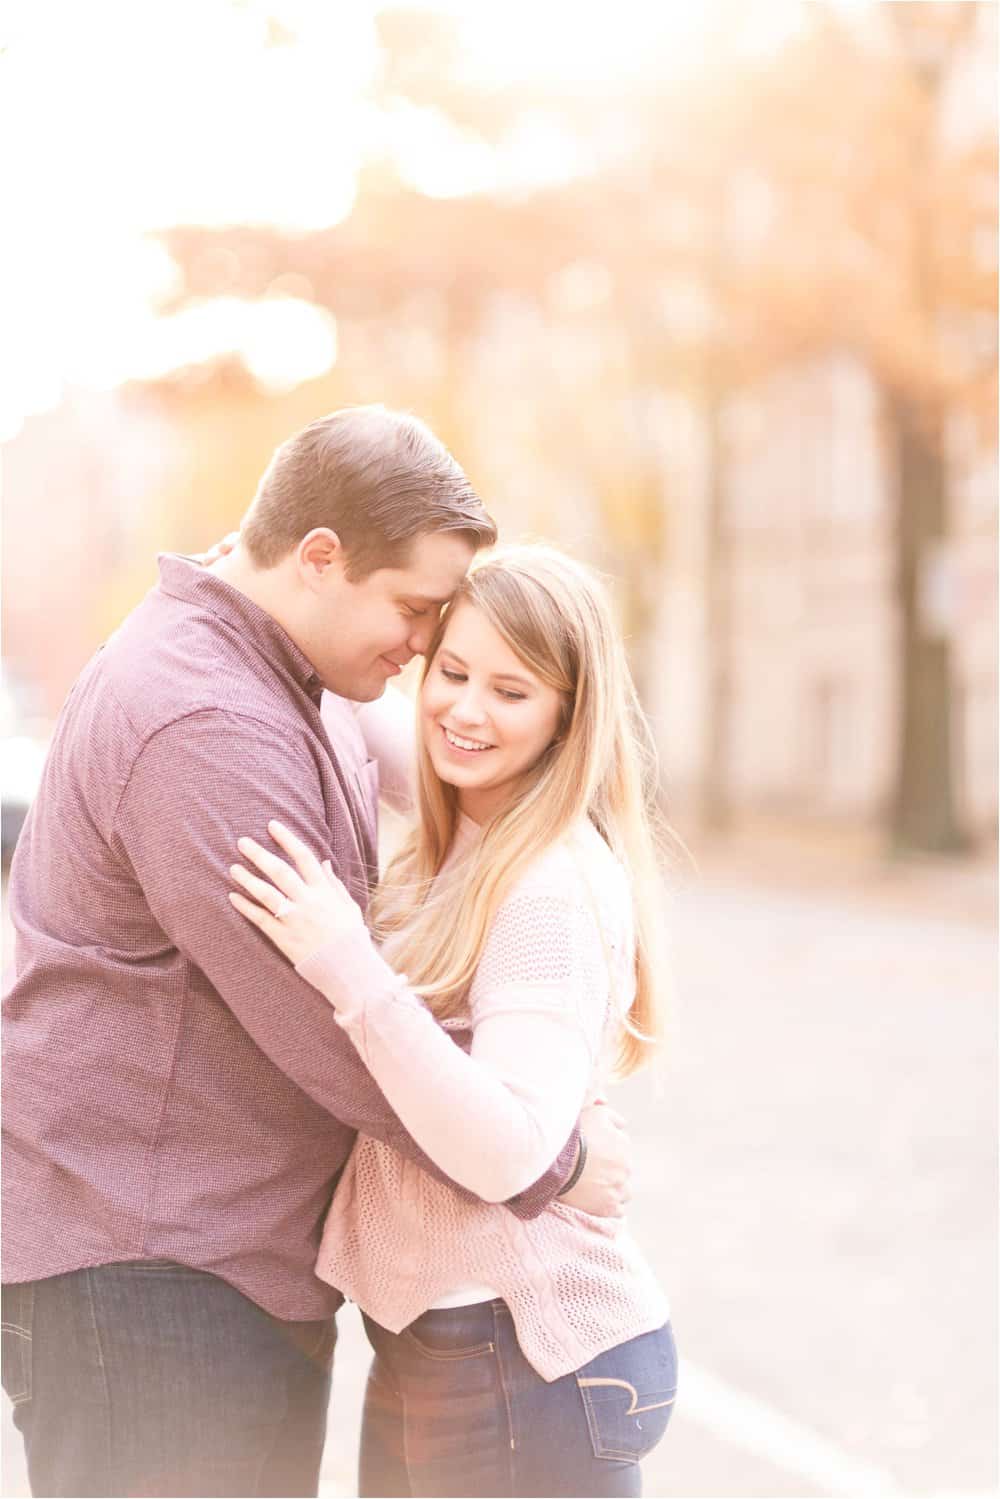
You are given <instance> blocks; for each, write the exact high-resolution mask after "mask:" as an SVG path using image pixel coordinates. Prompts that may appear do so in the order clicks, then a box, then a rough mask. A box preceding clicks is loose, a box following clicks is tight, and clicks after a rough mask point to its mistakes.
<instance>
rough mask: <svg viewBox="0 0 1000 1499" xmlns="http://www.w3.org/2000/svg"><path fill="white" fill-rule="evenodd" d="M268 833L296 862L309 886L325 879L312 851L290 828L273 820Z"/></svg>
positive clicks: (268, 826)
mask: <svg viewBox="0 0 1000 1499" xmlns="http://www.w3.org/2000/svg"><path fill="white" fill-rule="evenodd" d="M267 831H268V832H269V833H270V835H271V837H272V838H273V839H274V841H275V843H277V844H278V846H279V847H280V848H283V849H284V850H285V853H286V854H287V855H288V857H289V858H290V859H292V860H294V862H295V865H296V867H297V868H298V871H299V874H300V875H301V876H302V878H303V879H304V880H305V881H306V883H307V884H311V885H315V884H316V883H318V882H321V881H322V879H323V869H322V866H321V865H320V862H319V860H318V859H317V857H316V855H315V854H314V853H313V851H312V849H311V848H309V847H307V845H306V844H304V843H303V842H302V839H301V838H297V837H296V836H295V834H294V833H293V832H292V831H291V829H290V828H286V827H285V824H284V823H283V822H278V820H277V818H272V819H271V821H270V822H269V823H268V825H267Z"/></svg>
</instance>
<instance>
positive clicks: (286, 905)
mask: <svg viewBox="0 0 1000 1499" xmlns="http://www.w3.org/2000/svg"><path fill="white" fill-rule="evenodd" d="M294 904H295V902H294V901H293V900H290V899H289V898H288V896H287V895H283V896H282V897H281V899H280V900H279V902H278V904H277V905H276V906H275V908H274V911H273V912H272V915H273V916H274V919H275V921H283V920H284V919H285V917H286V916H287V915H288V913H289V911H290V910H291V909H292V907H293V906H294Z"/></svg>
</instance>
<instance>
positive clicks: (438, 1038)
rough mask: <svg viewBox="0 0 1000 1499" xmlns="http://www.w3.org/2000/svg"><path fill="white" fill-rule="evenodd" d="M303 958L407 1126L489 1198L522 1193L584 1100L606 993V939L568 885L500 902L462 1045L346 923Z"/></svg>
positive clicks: (303, 970)
mask: <svg viewBox="0 0 1000 1499" xmlns="http://www.w3.org/2000/svg"><path fill="white" fill-rule="evenodd" d="M347 946H348V944H347V943H345V941H344V939H343V938H341V939H340V940H339V942H338V943H337V945H336V948H334V947H333V945H332V944H331V945H328V946H327V947H325V948H322V949H321V950H320V951H319V952H318V953H316V954H314V955H313V956H312V957H311V958H309V959H307V960H306V961H305V962H304V963H302V964H300V965H299V967H298V972H299V974H300V975H301V976H302V977H303V978H306V979H307V980H308V981H309V982H310V983H312V984H313V985H314V986H315V987H316V988H317V989H319V990H320V992H321V993H323V994H324V995H325V996H326V997H327V998H328V999H329V1000H330V1001H331V1003H332V1004H333V1005H334V1007H335V1009H336V1011H337V1019H338V1021H339V1023H340V1024H341V1025H342V1026H343V1027H344V1030H345V1031H346V1032H347V1034H348V1036H349V1037H350V1038H351V1040H352V1041H353V1042H354V1045H355V1046H356V1047H357V1049H358V1052H359V1054H360V1056H361V1058H362V1060H363V1061H364V1063H365V1066H366V1067H367V1068H368V1069H369V1071H370V1072H371V1073H372V1075H373V1076H374V1077H375V1079H376V1081H377V1082H378V1084H379V1087H380V1088H382V1090H383V1091H384V1093H385V1095H386V1097H387V1098H388V1099H389V1100H390V1102H391V1104H392V1106H393V1108H394V1109H395V1110H396V1112H397V1114H398V1116H399V1119H400V1120H401V1122H402V1123H403V1124H404V1125H405V1126H406V1128H407V1129H408V1130H409V1131H410V1132H411V1134H412V1135H413V1138H414V1139H415V1140H416V1141H417V1142H418V1143H419V1144H420V1145H421V1147H422V1148H423V1149H424V1150H425V1151H426V1153H427V1154H428V1155H429V1156H430V1158H431V1160H433V1161H434V1162H435V1164H436V1165H437V1166H438V1168H439V1169H440V1170H442V1171H444V1172H445V1173H446V1175H448V1176H449V1177H450V1178H451V1179H452V1180H453V1181H456V1182H458V1183H459V1184H460V1185H461V1186H464V1187H466V1188H467V1189H468V1190H469V1191H472V1192H474V1193H475V1194H476V1196H478V1197H481V1198H483V1199H485V1200H486V1201H488V1202H503V1201H505V1200H506V1199H507V1198H509V1197H512V1196H513V1195H515V1194H516V1193H518V1192H520V1191H522V1190H523V1189H524V1188H525V1187H526V1186H528V1185H529V1183H531V1182H532V1181H534V1180H535V1178H536V1177H537V1176H538V1175H539V1172H540V1171H542V1170H544V1168H545V1167H546V1166H547V1165H548V1163H549V1162H550V1161H551V1160H552V1157H553V1155H554V1154H555V1153H556V1152H557V1151H558V1150H559V1149H560V1147H561V1146H562V1145H563V1143H564V1141H565V1140H566V1137H567V1135H568V1134H569V1132H570V1130H571V1129H572V1127H573V1124H574V1122H575V1121H576V1119H577V1116H578V1114H579V1112H580V1109H581V1107H582V1105H583V1103H584V1101H585V1097H586V1092H587V1087H588V1084H589V1081H590V1078H591V1074H592V1071H593V1067H594V1062H595V1058H596V1055H597V1051H598V1047H599V1043H600V1038H601V1036H602V1034H603V1028H604V1022H605V1017H606V1014H607V1004H608V987H609V986H608V977H607V964H606V961H605V952H604V946H603V942H602V938H601V933H600V930H599V928H598V924H597V920H596V918H595V915H594V913H593V912H592V911H590V910H589V909H587V907H586V905H585V904H584V903H583V902H582V901H580V900H577V899H574V898H573V896H572V894H570V895H569V896H568V897H567V896H564V895H560V894H557V893H543V892H534V893H531V894H526V895H521V896H515V897H514V898H512V899H511V900H510V901H508V902H507V903H506V904H505V905H504V906H503V907H502V908H501V911H500V912H499V914H498V916H497V918H496V920H495V922H494V925H493V928H492V930H491V932H490V935H489V938H488V940H487V944H486V948H485V951H484V953H483V957H482V960H481V962H480V965H479V968H478V970H477V974H476V978H475V980H474V982H473V986H472V992H471V996H470V998H471V1010H472V1026H473V1038H472V1048H471V1052H470V1053H469V1054H468V1055H466V1054H465V1053H464V1052H463V1051H461V1050H460V1049H459V1048H458V1047H456V1046H454V1045H453V1044H452V1043H451V1042H450V1041H449V1039H448V1037H447V1036H446V1034H445V1033H444V1032H442V1030H441V1029H440V1027H439V1025H438V1024H437V1023H436V1022H435V1020H434V1018H433V1016H432V1015H431V1013H430V1011H429V1010H428V1009H427V1007H426V1005H425V1004H424V1003H423V1001H422V1000H421V999H420V998H419V997H418V996H417V995H416V994H415V993H414V992H413V991H412V990H411V989H410V988H409V987H408V983H407V979H406V975H405V974H396V973H394V972H393V971H392V969H391V968H389V966H388V965H387V964H386V963H385V962H384V961H383V959H382V958H381V957H380V956H379V954H378V953H377V952H376V951H375V949H374V948H373V947H372V945H371V943H370V941H369V940H368V938H367V934H366V933H364V932H358V933H356V934H353V935H352V937H351V939H350V944H349V947H350V951H349V952H347V951H345V948H346V947H347Z"/></svg>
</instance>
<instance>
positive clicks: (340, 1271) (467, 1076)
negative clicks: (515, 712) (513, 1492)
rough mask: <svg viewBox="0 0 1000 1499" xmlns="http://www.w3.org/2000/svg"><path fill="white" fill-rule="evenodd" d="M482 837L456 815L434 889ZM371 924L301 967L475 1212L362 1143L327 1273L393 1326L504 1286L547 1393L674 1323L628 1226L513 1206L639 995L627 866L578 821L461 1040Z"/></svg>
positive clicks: (473, 1002)
mask: <svg viewBox="0 0 1000 1499" xmlns="http://www.w3.org/2000/svg"><path fill="white" fill-rule="evenodd" d="M478 835H479V829H478V828H477V826H476V825H475V823H473V822H471V821H470V820H469V819H468V818H462V819H461V821H460V823H459V827H458V830H457V833H456V837H455V840H454V844H453V847H452V849H451V851H450V853H449V857H448V859H447V861H446V862H445V865H444V866H443V868H442V871H441V873H440V874H439V875H438V880H439V881H442V880H448V879H451V880H454V879H455V877H456V874H457V875H458V877H459V878H460V875H461V861H462V859H463V857H464V856H465V855H466V854H467V853H468V851H469V849H470V846H471V845H472V844H473V843H474V841H475V840H476V838H477V837H478ZM387 955H389V950H388V949H386V950H385V955H380V954H379V953H378V952H377V951H376V950H375V948H374V947H373V945H372V943H371V940H370V938H369V937H368V935H367V933H366V932H365V931H364V930H363V929H361V928H359V929H358V930H357V931H356V932H354V933H352V934H351V935H350V936H347V937H345V936H340V937H338V938H337V940H336V941H335V942H332V943H329V944H327V946H326V947H324V948H322V949H320V951H319V952H317V953H316V954H314V955H313V956H312V957H310V958H309V959H307V960H306V961H305V962H304V963H302V964H300V965H299V968H298V972H299V973H300V974H301V975H302V976H303V977H304V978H306V979H307V980H308V981H309V982H310V983H312V984H313V985H314V986H315V987H316V988H317V989H319V990H320V992H321V993H323V994H324V995H325V996H326V997H327V999H329V1000H330V1001H331V1003H332V1004H333V1005H334V1006H335V1008H336V1012H337V1019H338V1021H339V1023H340V1024H341V1025H342V1026H343V1027H344V1030H345V1031H346V1033H347V1035H348V1036H349V1037H350V1039H351V1040H352V1042H353V1043H354V1045H355V1046H356V1047H357V1049H358V1052H359V1054H360V1056H361V1058H362V1060H363V1061H364V1063H365V1066H366V1067H367V1068H368V1069H369V1071H370V1072H371V1073H372V1074H373V1076H374V1077H375V1079H376V1080H377V1082H378V1084H379V1086H380V1088H381V1089H382V1090H383V1091H384V1093H385V1095H386V1097H387V1098H388V1099H389V1100H390V1101H391V1103H392V1106H393V1108H394V1109H395V1110H396V1111H397V1113H398V1115H399V1118H400V1119H401V1121H402V1122H403V1123H404V1124H405V1126H406V1128H407V1129H408V1130H409V1131H410V1133H411V1134H412V1135H413V1137H414V1138H415V1139H416V1140H417V1141H418V1143H419V1144H420V1145H421V1146H422V1148H423V1149H424V1150H425V1151H426V1153H427V1154H428V1155H429V1156H430V1157H431V1159H432V1160H434V1161H435V1163H436V1164H437V1165H438V1166H439V1167H440V1168H441V1169H442V1170H443V1171H445V1172H446V1173H447V1175H448V1176H449V1177H451V1178H452V1180H453V1181H455V1182H457V1183H458V1184H459V1185H460V1186H463V1187H466V1188H467V1189H468V1191H469V1192H471V1193H474V1194H475V1196H476V1198H477V1199H480V1200H472V1199H471V1198H470V1197H468V1196H467V1195H465V1194H462V1193H459V1192H457V1191H455V1190H454V1188H453V1187H451V1186H450V1185H448V1184H446V1183H444V1182H441V1181H437V1180H435V1179H434V1178H433V1177H431V1176H429V1175H428V1174H427V1173H426V1172H423V1171H421V1170H420V1169H419V1167H417V1166H415V1165H414V1164H413V1163H411V1162H410V1161H408V1160H407V1159H406V1158H405V1157H404V1156H403V1155H402V1154H401V1153H400V1152H399V1151H397V1150H396V1149H394V1148H393V1147H392V1146H391V1145H387V1144H384V1143H383V1142H381V1141H379V1140H375V1139H373V1138H371V1137H369V1136H366V1135H364V1134H359V1136H358V1139H357V1141H356V1144H355V1146H354V1149H353V1151H352V1153H351V1155H350V1157H349V1159H348V1162H347V1165H346V1166H345V1168H344V1172H343V1174H342V1176H341V1179H340V1181H339V1184H338V1186H337V1190H336V1193H335V1195H334V1198H333V1201H332V1204H331V1207H330V1210H329V1213H328V1216H327V1219H326V1225H325V1229H324V1233H323V1240H322V1247H321V1250H320V1254H319V1259H318V1263H317V1274H318V1275H319V1276H320V1277H321V1279H323V1280H325V1281H327V1282H328V1283H329V1284H331V1285H334V1286H337V1287H338V1288H339V1289H340V1290H341V1291H343V1292H344V1294H345V1295H346V1296H348V1297H349V1298H350V1299H351V1300H352V1301H355V1302H357V1304H358V1305H359V1306H360V1307H361V1308H362V1309H363V1310H364V1311H365V1312H367V1313H368V1314H369V1316H371V1317H372V1318H374V1320H375V1321H376V1322H378V1323H380V1324H381V1325H382V1326H383V1327H386V1328H388V1329H389V1330H390V1331H392V1332H400V1331H402V1329H403V1328H405V1327H406V1326H407V1325H408V1324H409V1323H410V1322H412V1321H414V1319H415V1318H417V1317H419V1316H420V1315H421V1314H422V1313H423V1312H424V1311H426V1310H427V1309H428V1308H429V1307H431V1306H433V1305H434V1304H435V1302H437V1301H439V1300H440V1299H441V1298H442V1297H444V1296H446V1295H447V1294H448V1293H449V1291H451V1290H453V1289H454V1288H455V1287H456V1286H462V1285H465V1284H477V1285H486V1286H491V1287H495V1288H496V1290H497V1293H498V1294H499V1295H500V1296H502V1297H503V1299H504V1301H505V1302H506V1303H507V1305H508V1306H509V1308H510V1311H511V1314H512V1316H513V1319H514V1323H515V1327H516V1329H517V1335H518V1341H519V1343H520V1345H521V1348H522V1350H523V1352H524V1354H525V1357H526V1358H527V1359H528V1361H529V1362H530V1363H531V1364H532V1365H533V1367H534V1368H535V1369H536V1370H537V1371H538V1373H539V1374H540V1375H541V1376H542V1378H544V1379H546V1380H552V1379H556V1378H558V1377H559V1376H561V1375H563V1374H567V1373H570V1372H571V1371H572V1370H575V1369H578V1368H580V1367H581V1366H582V1365H583V1364H586V1363H588V1362H589V1361H590V1360H591V1359H592V1358H595V1357H596V1356H597V1354H599V1353H602V1352H604V1351H605V1350H606V1349H608V1348H612V1347H614V1346H615V1345H616V1344H618V1343H622V1342H625V1341H627V1340H628V1339H630V1338H633V1337H637V1336H638V1335H639V1334H640V1333H643V1332H649V1331H652V1330H653V1329H654V1328H657V1327H660V1326H662V1324H663V1323H664V1322H665V1321H666V1320H667V1318H668V1316H669V1308H668V1305H667V1301H666V1298H665V1296H664V1294H663V1292H662V1291H661V1290H660V1288H659V1286H658V1285H657V1283H656V1280H655V1278H654V1277H653V1275H652V1272H651V1271H650V1269H649V1267H648V1265H647V1264H646V1262H645V1260H644V1258H643V1256H642V1254H641V1253H640V1251H639V1249H638V1247H637V1246H636V1244H635V1242H634V1241H633V1239H632V1237H631V1235H630V1234H629V1232H628V1229H627V1227H626V1226H625V1224H624V1222H623V1221H622V1220H619V1219H604V1218H597V1217H593V1216H591V1215H590V1214H588V1213H584V1212H582V1211H580V1210H579V1209H575V1208H572V1207H569V1206H567V1205H566V1204H564V1203H560V1202H559V1201H555V1202H553V1203H552V1204H551V1205H550V1206H549V1207H548V1208H547V1209H546V1210H545V1211H544V1212H543V1213H542V1214H540V1216H538V1217H537V1218H535V1219H532V1220H531V1221H522V1220H520V1219H517V1218H515V1217H514V1215H513V1214H511V1213H510V1212H508V1211H507V1209H506V1208H504V1207H502V1206H501V1205H500V1204H501V1203H502V1202H503V1201H504V1199H505V1198H508V1197H510V1196H511V1195H512V1194H514V1193H516V1192H518V1191H520V1190H521V1188H522V1187H524V1186H526V1185H528V1183H530V1182H531V1181H533V1180H534V1179H535V1178H536V1177H537V1176H538V1175H539V1173H540V1172H541V1171H543V1170H544V1169H545V1167H546V1165H547V1164H548V1163H549V1162H550V1161H551V1160H552V1159H553V1157H554V1156H555V1155H556V1154H557V1153H558V1151H559V1150H560V1148H561V1147H562V1145H563V1144H564V1143H565V1141H566V1138H567V1136H568V1134H569V1133H570V1130H571V1129H572V1127H573V1125H574V1123H575V1121H576V1119H577V1117H578V1115H579V1113H580V1110H581V1108H582V1107H583V1105H584V1104H585V1103H587V1102H590V1101H591V1100H592V1099H593V1098H595V1097H597V1096H598V1095H600V1094H602V1093H603V1091H604V1089H605V1087H606V1083H607V1078H608V1073H609V1070H610V1063H611V1060H612V1058H613V1055H614V1052H615V1049H616V1044H617V1041H618V1038H619V1036H620V1033H621V1026H622V1016H623V1015H624V1014H625V1012H626V1011H627V1010H628V1007H629V1005H630V1004H631V1001H632V998H633V996H634V956H635V944H634V934H633V924H632V902H631V895H630V891H629V884H628V879H627V876H626V874H625V871H624V869H623V868H622V867H621V865H620V864H619V862H618V861H617V860H616V859H615V857H614V855H613V854H612V853H611V851H610V849H609V848H608V846H607V844H606V843H605V842H604V840H603V839H602V838H601V836H600V835H599V834H598V832H597V831H596V830H595V829H594V828H593V827H592V826H591V825H590V824H589V823H588V822H581V823H579V824H578V825H577V826H576V827H574V828H573V829H572V830H571V832H570V833H569V834H568V836H566V837H565V838H564V839H563V840H562V841H561V842H560V843H559V844H557V845H556V846H554V847H552V848H550V849H548V850H547V851H546V852H545V853H543V854H542V855H541V856H540V857H539V858H538V860H537V861H536V862H535V863H534V864H533V865H532V866H531V867H530V868H529V870H528V871H527V873H526V874H525V875H524V876H523V877H522V878H521V879H520V880H519V881H518V883H517V884H516V885H515V887H514V888H513V889H512V890H511V892H510V894H509V895H508V897H507V898H506V900H505V901H504V903H503V905H502V906H501V908H500V910H499V911H498V913H497V916H496V918H495V920H494V923H493V926H492V928H491V930H490V933H489V936H488V938H487V942H486V946H485V949H484V951H483V955H482V958H481V960H480V963H479V965H478V968H477V970H476V973H475V976H474V978H473V981H472V984H471V986H470V989H469V993H468V996H467V1001H466V1009H465V1011H464V1013H462V1014H461V1015H459V1016H458V1017H456V1018H455V1019H454V1020H451V1021H449V1022H446V1024H448V1025H449V1026H452V1027H456V1028H457V1027H460V1028H463V1029H468V1028H470V1026H471V1029H472V1035H473V1039H472V1046H471V1052H469V1053H466V1052H464V1051H463V1050H462V1049H461V1048H459V1047H457V1046H455V1045H454V1044H453V1042H452V1041H451V1040H450V1039H449V1038H448V1036H447V1035H445V1034H444V1033H443V1031H442V1030H441V1028H440V1027H439V1025H438V1024H437V1023H436V1022H435V1021H434V1020H433V1018H432V1016H431V1014H430V1012H429V1011H428V1009H427V1008H426V1006H425V1005H424V1003H423V1002H422V1000H421V999H420V998H419V997H418V996H417V995H415V994H414V993H413V991H412V990H411V989H410V988H409V987H408V984H407V979H406V975H405V974H397V973H395V972H394V971H393V969H392V968H391V967H390V966H389V963H388V962H386V956H387Z"/></svg>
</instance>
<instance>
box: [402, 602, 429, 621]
mask: <svg viewBox="0 0 1000 1499" xmlns="http://www.w3.org/2000/svg"><path fill="white" fill-rule="evenodd" d="M427 612H428V611H427V610H426V609H414V608H413V606H412V604H404V605H403V613H404V614H405V615H406V616H407V618H408V619H423V617H424V615H425V614H426V613H427Z"/></svg>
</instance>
